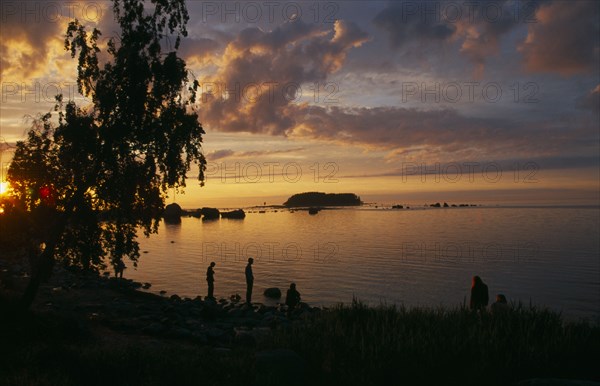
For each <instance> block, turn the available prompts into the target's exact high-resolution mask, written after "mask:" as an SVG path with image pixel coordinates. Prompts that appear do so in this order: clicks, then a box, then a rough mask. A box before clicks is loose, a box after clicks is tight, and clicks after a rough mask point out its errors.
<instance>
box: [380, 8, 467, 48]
mask: <svg viewBox="0 0 600 386" xmlns="http://www.w3.org/2000/svg"><path fill="white" fill-rule="evenodd" d="M433 4H434V5H436V4H435V3H433ZM425 6H426V5H423V4H417V3H415V2H412V1H411V2H398V3H394V4H392V5H390V6H389V7H387V8H386V9H384V10H383V11H381V12H380V13H379V14H378V15H377V16H376V17H375V19H373V23H375V25H377V26H378V27H381V28H382V29H384V30H386V31H387V32H388V34H389V36H390V41H391V43H392V46H393V47H395V48H399V47H402V46H404V45H405V44H408V43H410V42H414V41H415V40H429V41H444V40H448V39H450V38H451V37H452V36H453V35H454V33H455V32H456V26H455V25H453V24H451V23H448V22H446V21H443V20H441V19H440V18H439V11H438V10H437V9H435V8H437V7H434V8H432V10H433V11H434V13H436V14H434V15H431V14H427V13H425V11H424V9H423V7H425Z"/></svg>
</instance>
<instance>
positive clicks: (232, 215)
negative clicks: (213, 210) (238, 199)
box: [221, 209, 246, 220]
mask: <svg viewBox="0 0 600 386" xmlns="http://www.w3.org/2000/svg"><path fill="white" fill-rule="evenodd" d="M221 217H223V218H229V219H235V220H243V219H244V218H245V217H246V212H244V210H242V209H238V210H233V211H231V212H223V213H221Z"/></svg>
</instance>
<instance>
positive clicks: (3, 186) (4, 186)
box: [0, 182, 10, 195]
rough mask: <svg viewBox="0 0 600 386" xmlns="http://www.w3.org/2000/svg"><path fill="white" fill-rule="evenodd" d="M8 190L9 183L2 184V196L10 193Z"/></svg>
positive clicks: (0, 187)
mask: <svg viewBox="0 0 600 386" xmlns="http://www.w3.org/2000/svg"><path fill="white" fill-rule="evenodd" d="M8 189H10V185H9V184H8V182H0V195H2V194H4V193H6V192H8Z"/></svg>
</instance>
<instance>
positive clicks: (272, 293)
mask: <svg viewBox="0 0 600 386" xmlns="http://www.w3.org/2000/svg"><path fill="white" fill-rule="evenodd" d="M264 295H265V296H266V297H268V298H271V299H279V298H281V290H280V289H279V288H276V287H273V288H267V289H266V290H265V292H264Z"/></svg>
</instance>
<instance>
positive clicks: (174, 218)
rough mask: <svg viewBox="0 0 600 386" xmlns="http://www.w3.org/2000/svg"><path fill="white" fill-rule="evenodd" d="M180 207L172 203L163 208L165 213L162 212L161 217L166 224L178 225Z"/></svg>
mask: <svg viewBox="0 0 600 386" xmlns="http://www.w3.org/2000/svg"><path fill="white" fill-rule="evenodd" d="M181 213H182V210H181V207H180V206H179V204H176V203H172V204H169V205H167V206H166V207H165V211H164V212H163V217H164V218H165V221H166V222H169V223H180V222H181Z"/></svg>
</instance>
